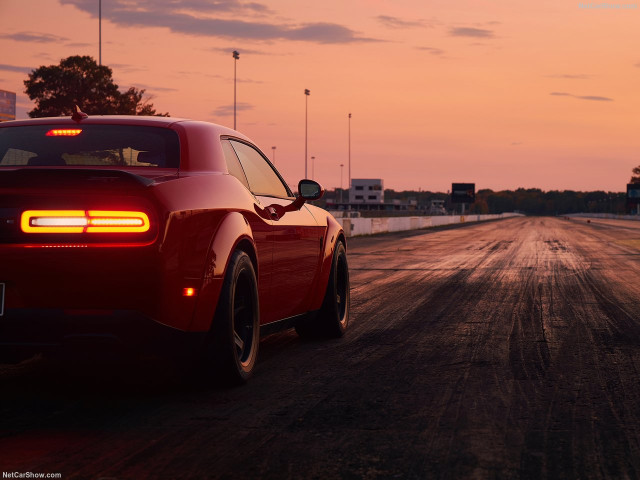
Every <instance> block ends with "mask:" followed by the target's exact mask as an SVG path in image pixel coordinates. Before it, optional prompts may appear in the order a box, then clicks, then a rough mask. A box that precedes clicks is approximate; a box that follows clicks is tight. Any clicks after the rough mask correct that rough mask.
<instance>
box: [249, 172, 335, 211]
mask: <svg viewBox="0 0 640 480" xmlns="http://www.w3.org/2000/svg"><path fill="white" fill-rule="evenodd" d="M322 195H324V188H322V186H321V185H320V184H319V183H318V182H314V181H313V180H300V183H298V196H297V197H296V199H295V200H294V201H293V202H291V203H290V204H289V205H284V206H283V205H279V204H277V203H274V204H273V205H269V206H268V207H265V208H258V207H257V206H256V211H257V212H258V214H259V215H260V216H261V217H262V218H266V219H267V220H280V219H281V218H282V217H283V216H284V214H285V213H287V212H295V211H296V210H300V209H301V208H302V205H304V202H306V201H307V200H318V199H319V198H321V197H322Z"/></svg>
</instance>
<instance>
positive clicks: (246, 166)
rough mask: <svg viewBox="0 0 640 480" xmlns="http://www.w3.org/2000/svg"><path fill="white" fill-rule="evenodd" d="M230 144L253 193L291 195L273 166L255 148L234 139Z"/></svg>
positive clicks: (279, 195) (278, 195)
mask: <svg viewBox="0 0 640 480" xmlns="http://www.w3.org/2000/svg"><path fill="white" fill-rule="evenodd" d="M231 145H233V149H234V150H235V151H236V153H237V154H238V158H239V159H240V164H241V165H242V168H243V170H244V173H245V174H246V175H247V180H248V181H249V189H250V190H251V191H252V192H253V193H254V194H255V195H270V196H275V197H289V196H291V195H290V192H289V189H288V188H287V187H286V186H285V184H284V183H283V182H282V180H280V177H278V175H277V174H276V172H275V171H274V170H273V167H271V165H270V164H269V163H268V162H267V161H266V160H265V159H264V157H263V156H262V155H260V153H259V152H258V151H257V150H256V149H254V148H253V147H250V146H249V145H247V144H245V143H241V142H236V141H234V140H231Z"/></svg>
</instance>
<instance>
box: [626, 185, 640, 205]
mask: <svg viewBox="0 0 640 480" xmlns="http://www.w3.org/2000/svg"><path fill="white" fill-rule="evenodd" d="M638 205H640V183H627V206H628V207H629V208H630V209H635V208H638Z"/></svg>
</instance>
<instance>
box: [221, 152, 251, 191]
mask: <svg viewBox="0 0 640 480" xmlns="http://www.w3.org/2000/svg"><path fill="white" fill-rule="evenodd" d="M222 151H223V152H224V159H225V160H226V161H227V169H228V170H229V173H230V174H231V175H233V176H234V177H236V178H237V179H238V180H240V181H241V182H242V184H243V185H244V186H245V187H247V189H249V182H247V176H246V175H245V174H244V170H242V165H240V160H238V157H237V155H236V152H235V151H234V150H233V147H232V146H231V144H230V143H229V141H228V140H222Z"/></svg>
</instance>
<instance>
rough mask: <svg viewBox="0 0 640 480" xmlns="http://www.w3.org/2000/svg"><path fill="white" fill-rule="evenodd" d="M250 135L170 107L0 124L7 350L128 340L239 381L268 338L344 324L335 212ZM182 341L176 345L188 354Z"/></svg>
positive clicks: (340, 330)
mask: <svg viewBox="0 0 640 480" xmlns="http://www.w3.org/2000/svg"><path fill="white" fill-rule="evenodd" d="M298 190H299V192H298V195H297V196H295V195H294V194H293V193H292V192H291V190H290V189H289V187H288V186H287V184H286V183H285V182H284V181H283V180H282V177H281V176H280V174H279V173H278V171H277V170H276V169H275V168H274V166H273V165H272V164H271V163H270V162H269V160H268V159H267V157H266V156H265V155H264V154H263V153H262V152H261V151H260V150H259V149H258V148H257V147H256V146H255V145H254V144H253V143H252V142H251V140H249V139H248V138H247V137H245V136H244V135H242V134H240V133H238V132H236V131H234V130H230V129H228V128H225V127H222V126H219V125H214V124H211V123H205V122H199V121H193V120H183V119H176V118H162V117H130V116H127V117H125V116H87V115H86V114H84V113H82V112H79V111H77V112H76V113H75V114H74V115H73V116H72V117H71V118H63V117H60V118H41V119H32V120H20V121H12V122H4V123H0V354H2V356H5V357H8V356H15V355H16V353H18V352H20V353H24V352H25V351H30V352H42V351H44V352H46V351H50V350H53V351H56V350H57V351H72V350H73V348H74V347H85V348H86V346H89V347H88V348H90V349H92V350H93V349H95V348H96V346H123V347H128V348H129V349H133V350H134V351H147V349H149V350H153V351H155V352H159V353H160V354H161V355H165V356H167V357H170V356H174V355H175V356H176V358H180V359H184V358H185V357H184V354H185V352H186V354H187V356H188V357H190V358H192V359H194V360H195V362H194V363H192V365H193V367H194V368H195V369H197V370H198V371H202V373H204V374H205V375H207V376H209V375H210V376H211V377H215V378H220V379H223V380H225V381H227V382H232V383H242V382H244V381H246V379H247V378H248V377H249V376H250V375H251V373H252V371H253V370H254V366H255V363H256V358H257V353H258V345H259V341H260V336H261V335H263V336H264V335H266V334H269V333H272V332H274V331H276V330H277V329H282V328H291V327H295V329H296V331H297V332H298V333H299V334H300V335H302V336H326V337H340V336H342V335H343V334H344V332H345V329H346V327H347V324H348V321H349V271H348V266H347V256H346V241H345V236H344V233H343V231H342V229H341V226H340V224H339V223H338V222H337V221H336V220H335V219H334V218H333V217H332V216H331V215H330V214H329V213H327V212H326V211H324V210H322V209H320V208H317V207H314V206H311V205H305V200H317V199H318V198H320V197H321V196H322V194H323V190H322V187H321V186H320V185H319V184H318V183H316V182H314V181H311V180H302V181H300V183H299V185H298ZM180 352H182V353H180Z"/></svg>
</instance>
